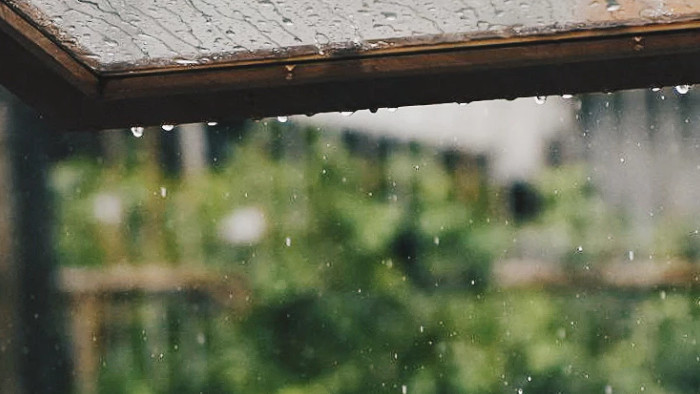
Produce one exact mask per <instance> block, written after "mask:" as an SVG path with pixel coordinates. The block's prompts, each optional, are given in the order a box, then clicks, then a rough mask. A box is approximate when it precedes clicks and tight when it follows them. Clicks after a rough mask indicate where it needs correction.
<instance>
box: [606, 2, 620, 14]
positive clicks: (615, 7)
mask: <svg viewBox="0 0 700 394" xmlns="http://www.w3.org/2000/svg"><path fill="white" fill-rule="evenodd" d="M607 10H608V11H610V12H615V11H619V10H620V4H618V3H617V1H616V0H608V8H607Z"/></svg>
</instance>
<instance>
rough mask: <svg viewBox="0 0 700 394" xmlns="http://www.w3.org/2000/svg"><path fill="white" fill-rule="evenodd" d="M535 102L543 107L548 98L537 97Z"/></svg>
mask: <svg viewBox="0 0 700 394" xmlns="http://www.w3.org/2000/svg"><path fill="white" fill-rule="evenodd" d="M535 102H536V103H537V104H540V105H542V104H544V103H546V102H547V96H535Z"/></svg>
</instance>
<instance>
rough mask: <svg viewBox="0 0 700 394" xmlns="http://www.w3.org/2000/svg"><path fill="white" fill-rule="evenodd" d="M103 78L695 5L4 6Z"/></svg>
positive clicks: (631, 0) (272, 1)
mask: <svg viewBox="0 0 700 394" xmlns="http://www.w3.org/2000/svg"><path fill="white" fill-rule="evenodd" d="M6 2H7V3H9V4H10V5H11V6H13V7H14V8H15V9H17V10H19V11H20V12H21V13H22V14H24V15H26V16H28V17H29V18H31V19H33V20H34V22H35V24H36V25H38V26H39V27H40V28H41V29H43V30H44V31H45V32H46V33H48V34H49V35H51V36H53V37H54V39H55V40H56V41H57V42H59V43H61V44H62V45H63V46H65V47H67V48H68V49H70V50H71V51H72V52H75V53H76V55H77V56H78V58H80V59H81V60H82V61H83V62H84V63H86V64H88V65H89V66H90V67H92V68H94V69H96V70H98V71H102V72H110V71H111V72H119V71H125V70H127V69H134V68H150V67H162V66H192V65H201V64H212V63H214V64H215V63H222V62H246V61H260V60H269V59H285V58H290V57H295V58H297V57H300V56H301V57H303V56H353V55H357V54H367V53H372V52H377V51H383V50H387V49H389V50H391V49H396V48H402V47H410V46H419V45H434V44H439V43H468V42H474V41H479V40H485V39H494V38H496V39H499V38H509V37H523V36H533V35H542V34H554V33H562V32H570V31H580V30H589V29H600V28H606V27H621V26H642V25H647V24H659V23H670V22H678V21H683V20H692V19H697V18H698V16H699V15H700V3H698V2H697V1H694V0H639V1H637V0H543V1H527V0H492V1H484V0H459V1H448V0H436V1H423V0H407V1H392V0H373V1H366V0H344V1H339V0H311V1H303V0H255V1H240V0H239V1H232V0H143V1H142V0H139V1H136V0H122V1H113V0H94V1H87V0H33V1H30V2H27V1H21V0H6Z"/></svg>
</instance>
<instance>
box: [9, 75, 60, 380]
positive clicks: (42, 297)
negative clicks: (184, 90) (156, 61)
mask: <svg viewBox="0 0 700 394" xmlns="http://www.w3.org/2000/svg"><path fill="white" fill-rule="evenodd" d="M47 130H48V128H47V125H45V124H44V122H43V121H42V120H41V119H40V118H39V116H38V115H37V114H36V113H35V112H34V111H33V110H31V109H30V108H29V107H27V106H26V105H24V104H23V103H22V102H20V101H19V100H18V99H17V98H15V97H14V96H12V95H10V94H9V93H8V92H7V91H6V90H4V89H3V88H0V367H1V368H0V379H1V380H0V383H1V384H2V385H1V386H0V392H3V393H66V392H69V391H70V388H71V384H70V367H69V363H68V357H67V348H66V347H65V345H64V339H65V338H64V337H63V333H62V327H63V318H64V317H65V316H64V315H63V314H62V313H61V311H62V310H63V305H62V301H61V299H60V297H59V294H58V292H57V289H56V286H55V275H54V273H55V270H54V269H55V263H56V260H55V256H54V253H53V244H52V241H51V231H52V227H51V226H52V222H51V216H52V215H51V204H50V200H49V195H48V192H47V184H46V180H47V175H48V174H47V169H48V166H47V164H48V158H47V155H46V150H47V148H48V143H49V140H48V138H49V133H48V132H47Z"/></svg>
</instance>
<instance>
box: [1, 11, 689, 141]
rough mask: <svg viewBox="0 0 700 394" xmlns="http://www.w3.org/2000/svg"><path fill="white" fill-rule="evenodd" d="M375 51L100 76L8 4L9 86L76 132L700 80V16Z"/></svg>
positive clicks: (4, 21)
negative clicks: (671, 21)
mask: <svg viewBox="0 0 700 394" xmlns="http://www.w3.org/2000/svg"><path fill="white" fill-rule="evenodd" d="M693 18H696V19H692V18H690V19H688V18H686V20H683V21H679V22H675V23H658V24H654V25H647V26H619V27H609V26H610V24H609V23H607V24H604V25H601V26H598V27H595V28H592V29H588V30H578V31H570V32H566V33H556V34H547V35H534V36H524V37H520V36H515V37H505V38H484V39H471V40H467V39H465V40H463V41H454V40H451V41H450V42H447V43H440V42H439V40H440V38H439V37H434V39H433V41H435V42H436V43H435V44H429V42H430V41H431V40H426V41H425V42H424V43H422V44H421V45H398V46H395V47H393V48H387V49H382V50H376V51H369V52H363V51H358V52H353V53H348V52H347V51H346V52H342V53H337V54H332V55H327V56H310V55H303V56H301V55H300V56H298V57H291V58H284V59H273V60H270V59H266V60H260V61H255V60H245V61H238V62H236V61H229V62H224V63H217V64H213V65H203V66H196V67H184V66H183V67H172V66H168V67H163V68H146V69H143V68H138V69H134V70H131V71H128V72H124V71H109V70H106V71H103V72H102V73H100V72H97V71H94V70H93V69H92V68H91V67H90V66H88V65H86V64H84V63H81V60H80V58H79V57H78V56H76V55H75V54H73V53H72V52H70V51H69V49H66V48H63V47H61V46H60V45H58V44H56V43H54V42H53V41H52V40H51V38H50V37H49V36H47V35H45V34H44V33H42V32H41V31H40V30H38V29H37V28H36V27H34V26H33V25H32V24H31V23H30V21H28V20H26V19H25V18H24V17H23V16H21V15H19V14H16V13H15V11H13V10H12V9H10V8H8V7H6V6H4V5H2V4H0V53H3V54H5V53H7V54H9V56H3V58H4V59H6V60H3V62H0V83H3V84H5V85H6V86H7V87H8V88H10V89H12V90H13V91H15V92H16V93H17V94H18V95H19V96H20V97H21V98H22V99H23V100H25V101H26V102H28V103H30V104H31V105H33V106H34V107H36V108H37V109H39V110H40V112H42V113H43V114H45V115H46V116H47V117H49V118H50V120H52V121H53V122H54V124H56V125H57V126H60V127H63V128H70V129H104V128H120V127H129V126H135V125H140V126H151V125H158V124H164V123H167V124H177V123H189V122H198V121H207V120H226V119H237V118H247V117H253V118H261V117H266V116H276V115H291V114H311V113H317V112H330V111H353V110H359V109H367V108H370V109H371V108H380V107H398V106H408V105H421V104H436V103H444V102H455V101H458V102H470V101H477V100H489V99H499V98H516V97H523V96H533V95H549V94H562V93H571V94H574V93H585V92H595V91H612V90H619V89H632V88H647V87H652V86H668V85H677V84H694V83H699V82H700V19H697V16H695V17H693Z"/></svg>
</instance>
